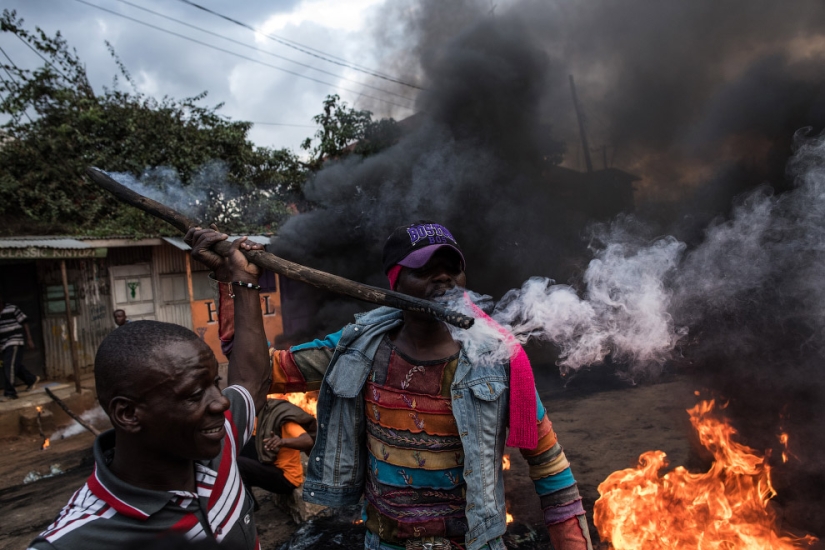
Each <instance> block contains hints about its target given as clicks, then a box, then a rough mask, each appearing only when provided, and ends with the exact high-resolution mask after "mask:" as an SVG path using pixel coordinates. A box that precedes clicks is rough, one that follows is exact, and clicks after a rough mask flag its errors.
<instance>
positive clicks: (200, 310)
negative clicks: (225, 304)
mask: <svg viewBox="0 0 825 550" xmlns="http://www.w3.org/2000/svg"><path fill="white" fill-rule="evenodd" d="M217 308H218V304H217V302H216V301H215V300H214V299H209V300H195V301H194V302H192V327H193V330H194V331H195V333H197V335H198V336H200V337H201V339H202V340H203V341H204V342H206V343H207V344H208V345H209V347H210V348H212V351H213V352H214V353H215V357H217V358H218V362H219V363H225V362H226V361H228V360H229V359H227V357H226V356H225V355H224V354H223V353H222V352H221V341H220V339H219V338H218V309H217ZM261 313H263V315H264V331H265V333H266V337H267V339H268V340H269V342H270V343H271V342H273V341H274V339H275V337H276V336H279V335H281V334H283V332H284V324H283V319H282V318H281V294H280V292H277V291H275V292H273V291H266V292H264V291H262V292H261Z"/></svg>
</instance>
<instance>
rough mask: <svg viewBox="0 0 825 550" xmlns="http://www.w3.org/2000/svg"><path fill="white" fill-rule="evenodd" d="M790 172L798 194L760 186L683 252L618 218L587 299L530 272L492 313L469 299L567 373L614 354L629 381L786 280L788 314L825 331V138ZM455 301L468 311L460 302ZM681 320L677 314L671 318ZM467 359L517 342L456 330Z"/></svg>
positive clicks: (482, 328) (591, 274)
mask: <svg viewBox="0 0 825 550" xmlns="http://www.w3.org/2000/svg"><path fill="white" fill-rule="evenodd" d="M789 170H790V171H791V172H792V173H794V174H796V175H797V179H796V182H797V188H796V189H794V190H793V191H790V192H788V193H785V194H784V195H782V196H780V197H776V196H774V195H773V194H772V193H771V192H770V188H761V189H759V190H757V191H755V192H753V193H751V194H750V195H748V196H745V197H743V198H742V200H741V201H740V203H739V205H738V206H737V207H736V208H734V209H733V212H732V214H731V216H730V219H728V220H717V221H715V222H714V223H713V224H711V226H710V227H709V228H708V229H707V230H706V233H705V239H704V241H703V242H702V244H700V245H699V246H697V247H696V248H694V249H692V250H690V251H686V249H687V247H686V245H685V244H684V243H682V242H680V241H678V240H677V239H675V238H673V237H662V238H658V239H653V240H650V239H644V238H643V237H641V236H639V234H640V233H642V231H640V226H639V225H638V224H635V225H634V223H632V220H628V219H618V220H616V221H614V223H613V224H612V225H611V226H610V227H608V228H607V229H606V230H603V231H602V232H601V233H600V234H599V239H598V240H599V242H600V243H601V244H600V245H598V246H594V247H593V248H592V249H593V252H594V258H593V260H591V262H590V264H589V265H588V267H587V270H586V271H585V273H584V276H583V278H582V282H583V285H584V287H583V292H582V295H581V296H579V294H578V293H577V292H576V290H575V289H574V288H573V287H571V286H568V285H559V284H554V281H552V280H551V279H547V278H542V277H533V278H531V279H529V280H528V281H527V282H525V283H524V284H523V285H522V287H521V288H520V289H514V290H510V291H508V292H507V293H506V294H505V295H504V296H503V297H502V299H501V301H500V302H499V303H498V304H496V305H495V307H494V308H493V307H490V306H491V304H490V303H489V302H490V299H489V297H486V296H479V295H476V294H472V293H470V296H471V297H472V299H473V301H475V302H476V303H481V304H485V303H486V307H485V306H482V307H484V309H485V310H487V311H490V310H492V313H491V317H492V319H493V320H495V322H496V323H497V324H498V325H501V326H502V327H504V328H506V329H507V330H508V331H509V332H510V333H511V334H513V335H514V336H515V338H516V339H517V340H518V341H519V342H520V343H522V344H524V343H526V342H528V341H529V340H531V339H532V340H537V341H543V342H551V343H553V344H555V345H556V346H557V347H558V349H559V360H558V364H559V366H560V367H561V368H562V370H563V371H570V370H575V369H579V368H581V367H583V366H588V365H597V364H599V363H601V362H603V361H604V360H605V358H606V357H607V356H608V355H610V356H611V358H612V359H613V361H614V362H618V363H620V364H622V365H625V366H626V367H627V374H629V375H630V376H635V375H640V374H655V373H656V372H657V370H658V369H659V368H660V367H661V366H662V365H663V364H664V363H665V362H666V361H667V360H669V359H671V358H672V357H673V355H674V351H675V350H676V349H677V346H678V344H679V342H680V341H682V340H683V339H684V338H685V337H686V336H687V334H688V330H689V328H688V327H690V326H695V325H697V324H699V323H701V321H702V320H703V318H705V317H706V316H707V315H709V314H711V313H712V314H720V313H721V314H725V313H727V312H737V311H743V307H742V305H743V303H746V302H751V303H757V304H758V302H759V299H760V296H761V294H762V293H763V292H766V290H767V289H770V290H772V291H773V290H775V288H774V287H775V285H777V284H780V282H781V284H782V285H784V288H782V291H783V293H784V295H785V296H787V298H788V300H789V301H791V300H793V301H795V302H796V303H798V304H802V305H803V307H802V308H796V309H792V310H789V315H795V316H797V317H800V318H802V319H804V320H805V322H807V323H808V324H809V325H812V326H814V327H815V328H816V329H818V330H819V331H820V332H822V331H825V269H823V268H825V137H819V138H816V139H811V140H807V141H805V142H804V143H802V145H801V146H800V147H799V149H798V151H797V153H796V154H795V155H794V157H793V159H792V160H791V163H790V164H789ZM447 302H448V304H447V305H448V306H449V307H450V308H453V309H457V310H459V311H462V312H463V313H466V314H471V315H472V314H473V312H472V311H471V310H470V308H469V307H468V306H467V305H466V304H465V303H464V302H463V299H461V298H459V297H457V296H456V295H450V296H449V297H448V299H447ZM674 319H677V320H678V322H676V321H675V320H674ZM451 331H452V333H453V336H454V337H455V338H456V339H457V340H459V341H460V342H461V343H462V345H463V346H464V348H465V351H466V352H467V353H468V355H469V358H470V359H471V360H472V361H479V360H488V361H501V360H506V359H507V357H509V355H510V353H511V346H510V345H508V342H507V339H506V338H505V337H504V336H503V335H502V334H501V332H500V331H499V330H498V329H496V328H495V327H493V326H491V325H490V324H489V323H487V322H485V321H483V320H477V321H476V324H475V325H474V327H473V328H472V329H470V330H460V329H451Z"/></svg>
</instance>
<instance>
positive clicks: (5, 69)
mask: <svg viewBox="0 0 825 550" xmlns="http://www.w3.org/2000/svg"><path fill="white" fill-rule="evenodd" d="M0 52H3V55H4V56H6V59H8V60H9V63H11V66H12V67H14V68H15V69H17V70H18V71H20V67H18V66H17V65H16V64H15V63H14V61H12V59H11V57H9V54H7V53H6V50H4V49H3V48H0ZM3 70H4V71H5V72H6V74H7V75H9V81H10V82H11V83H12V84H14V87H15V88H17V91H18V92H19V91H20V84H19V83H18V82H17V81H16V80H15V79H14V76H13V75H12V74H11V72H10V71H9V70H8V69H7V68H5V67H3ZM21 72H22V71H21ZM0 80H2V81H3V84H5V85H6V88H9V82H7V81H6V79H5V78H3V77H2V76H0ZM9 91H11V90H9ZM23 114H24V115H26V118H27V119H29V122H31V123H32V124H34V120H32V117H30V116H29V113H28V112H26V110H25V109H23Z"/></svg>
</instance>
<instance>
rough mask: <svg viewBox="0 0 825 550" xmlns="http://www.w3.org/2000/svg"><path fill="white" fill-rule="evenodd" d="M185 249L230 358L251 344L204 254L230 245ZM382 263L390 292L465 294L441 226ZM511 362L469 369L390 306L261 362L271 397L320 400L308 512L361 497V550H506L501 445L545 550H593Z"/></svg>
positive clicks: (407, 241)
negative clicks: (516, 471)
mask: <svg viewBox="0 0 825 550" xmlns="http://www.w3.org/2000/svg"><path fill="white" fill-rule="evenodd" d="M187 237H188V240H189V241H190V242H194V244H193V250H192V255H193V257H195V258H196V259H198V260H200V261H202V262H203V263H205V264H206V265H208V266H211V267H212V268H213V269H215V271H216V278H217V279H218V281H219V289H220V307H219V321H220V334H221V339H222V340H224V344H225V346H224V349H225V350H226V351H230V348H231V349H232V350H234V351H231V355H230V356H233V355H234V354H235V353H239V352H240V351H241V346H244V345H247V344H245V343H242V342H241V340H240V336H241V335H242V332H243V331H244V330H245V329H244V328H242V327H241V326H240V325H238V324H234V325H233V315H234V316H236V315H237V309H236V308H237V302H236V300H237V296H233V295H234V294H235V292H236V290H235V287H234V286H233V282H232V281H233V280H232V279H231V278H229V274H227V273H226V271H225V267H224V263H223V262H222V260H221V258H220V257H219V256H218V255H216V254H215V253H214V252H212V251H211V250H210V248H211V247H212V246H213V245H214V244H215V243H218V242H220V241H221V240H224V239H226V236H225V235H222V234H220V233H217V232H215V231H211V230H195V231H191V230H190V232H189V234H188V235H187ZM383 263H384V266H383V267H384V272H385V273H386V274H387V277H388V278H389V281H390V287H391V288H392V289H393V290H397V291H399V292H402V293H404V294H407V295H410V296H413V297H416V298H423V299H426V300H433V299H437V298H438V297H440V296H443V295H444V294H445V293H446V292H448V291H450V290H452V289H454V288H456V287H464V286H465V285H466V275H465V272H464V268H465V262H464V257H463V254H462V252H461V248H460V247H459V245H458V243H457V241H456V240H455V238H454V237H453V235H452V233H451V232H450V231H449V230H448V229H447V228H446V227H444V226H442V225H440V224H437V223H431V222H419V223H414V224H411V225H408V226H403V227H399V228H398V229H396V230H395V231H394V232H393V233H392V234H391V235H390V237H389V239H388V240H387V242H386V245H385V247H384V262H383ZM233 305H234V308H233ZM477 313H478V314H479V317H481V318H484V319H485V322H490V323H492V320H490V319H489V318H485V316H484V315H483V314H482V313H481V312H480V310H479V311H478V312H477ZM498 328H500V327H498ZM501 330H503V329H501ZM264 341H265V339H264V336H263V335H261V336H260V342H258V343H257V344H256V345H260V344H262V343H263V342H264ZM513 350H514V351H513V354H512V356H511V359H510V361H509V362H505V363H501V362H498V363H495V362H486V363H485V362H483V361H479V362H477V363H474V364H473V363H471V362H470V360H469V359H468V357H467V355H466V353H465V352H464V350H463V349H462V347H461V345H460V344H459V343H458V342H456V341H455V340H454V339H453V337H452V336H451V334H450V332H449V330H448V329H447V327H446V325H445V324H444V323H443V322H442V321H439V320H437V319H435V318H434V317H433V316H431V315H427V314H425V313H420V312H415V311H403V312H402V311H400V310H397V309H392V308H389V307H380V308H378V309H375V310H373V311H370V312H368V313H366V314H364V315H362V316H360V317H357V318H356V320H355V322H354V323H352V324H349V325H347V326H346V327H344V328H343V329H342V330H341V331H339V332H336V333H334V334H331V335H329V336H327V337H326V338H324V339H323V340H315V341H313V342H309V343H307V344H303V345H299V346H294V347H292V348H290V349H289V350H280V351H278V350H271V352H270V353H271V357H272V363H273V370H272V378H273V383H272V391H275V392H280V393H286V392H304V391H309V390H320V395H319V400H318V437H317V441H316V444H315V446H314V448H313V450H312V453H311V455H310V458H309V466H308V469H307V476H306V481H305V482H304V493H303V496H304V500H306V501H308V502H313V503H317V504H322V505H327V506H343V505H348V504H355V503H358V502H359V501H360V500H361V499H362V497H363V498H364V500H363V503H364V509H363V518H364V522H365V524H366V528H367V533H366V537H365V548H368V549H374V550H389V549H393V550H394V549H399V548H407V549H413V548H414V549H424V548H427V549H449V548H466V549H467V550H479V549H491V550H502V549H503V548H504V543H503V541H502V538H501V537H502V535H503V534H504V532H505V530H506V518H505V514H506V510H505V502H504V484H503V475H502V456H503V451H504V447H505V441H506V444H507V445H510V446H516V447H519V448H520V449H521V452H522V455H523V456H524V457H525V458H526V459H527V461H528V463H529V468H530V476H531V478H532V479H533V480H534V484H535V487H536V491H537V492H538V494H539V495H540V497H541V504H542V509H543V512H544V518H545V523H546V524H547V528H548V532H549V534H550V538H551V540H552V542H553V545H554V547H555V548H556V549H557V550H590V549H591V548H592V546H591V543H590V537H589V532H588V527H587V522H586V519H585V516H584V509H583V507H582V504H581V497H580V496H579V492H578V489H577V486H576V482H575V479H574V478H573V475H572V473H571V471H570V466H569V463H568V462H567V459H566V458H565V455H564V452H563V451H562V449H561V446H560V445H559V443H558V441H557V439H556V435H555V432H554V431H553V428H552V425H551V423H550V420H549V419H548V417H547V414H546V412H545V410H544V407H543V406H542V404H541V401H540V400H539V399H538V393H537V392H536V390H535V386H534V384H533V378H532V371H531V369H530V364H529V361H528V360H527V356H526V354H524V350H523V349H521V347H520V346H518V345H516V346H514V347H513ZM508 431H509V435H508Z"/></svg>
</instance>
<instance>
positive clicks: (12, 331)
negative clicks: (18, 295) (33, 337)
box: [0, 304, 28, 350]
mask: <svg viewBox="0 0 825 550" xmlns="http://www.w3.org/2000/svg"><path fill="white" fill-rule="evenodd" d="M27 320H28V317H26V314H25V313H23V312H22V311H20V308H19V307H17V306H15V305H12V304H6V307H4V308H3V310H2V311H0V350H4V349H6V348H7V347H9V346H24V345H26V342H25V341H24V339H23V323H25V322H26V321H27Z"/></svg>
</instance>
